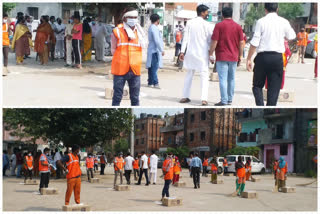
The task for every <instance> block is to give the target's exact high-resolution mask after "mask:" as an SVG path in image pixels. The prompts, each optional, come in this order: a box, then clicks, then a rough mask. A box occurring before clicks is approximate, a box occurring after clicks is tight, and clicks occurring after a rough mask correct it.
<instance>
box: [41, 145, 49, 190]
mask: <svg viewBox="0 0 320 214" xmlns="http://www.w3.org/2000/svg"><path fill="white" fill-rule="evenodd" d="M49 151H50V149H49V148H45V149H44V150H43V154H41V156H40V160H39V173H40V187H39V192H40V191H41V189H42V188H48V185H49V179H50V163H49V160H48V156H49Z"/></svg>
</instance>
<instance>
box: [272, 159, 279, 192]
mask: <svg viewBox="0 0 320 214" xmlns="http://www.w3.org/2000/svg"><path fill="white" fill-rule="evenodd" d="M278 164H279V163H278V161H277V160H274V162H273V173H274V180H275V183H274V185H275V186H277V185H278V182H277V169H278Z"/></svg>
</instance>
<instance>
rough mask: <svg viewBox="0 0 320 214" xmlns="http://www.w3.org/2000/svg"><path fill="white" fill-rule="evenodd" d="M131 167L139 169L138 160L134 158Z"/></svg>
mask: <svg viewBox="0 0 320 214" xmlns="http://www.w3.org/2000/svg"><path fill="white" fill-rule="evenodd" d="M133 169H139V160H134V162H133Z"/></svg>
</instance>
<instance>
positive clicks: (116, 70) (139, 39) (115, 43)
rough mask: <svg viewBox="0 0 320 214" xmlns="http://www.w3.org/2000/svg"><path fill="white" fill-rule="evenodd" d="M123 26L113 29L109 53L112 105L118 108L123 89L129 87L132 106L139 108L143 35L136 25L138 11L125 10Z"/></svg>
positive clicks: (132, 9) (140, 28) (139, 27)
mask: <svg viewBox="0 0 320 214" xmlns="http://www.w3.org/2000/svg"><path fill="white" fill-rule="evenodd" d="M122 20H123V24H119V25H118V26H117V27H116V28H114V29H113V34H112V35H111V52H112V54H113V58H112V65H111V73H112V74H113V75H114V78H113V98H112V105H113V106H119V105H120V102H121V100H122V95H123V88H124V85H125V83H126V82H128V85H129V91H130V100H131V105H132V106H139V104H140V103H139V95H140V86H141V85H140V75H141V64H142V48H143V47H144V44H145V35H144V32H143V29H142V27H141V26H140V24H139V23H138V11H137V10H135V9H134V8H127V9H125V11H124V14H123V16H122Z"/></svg>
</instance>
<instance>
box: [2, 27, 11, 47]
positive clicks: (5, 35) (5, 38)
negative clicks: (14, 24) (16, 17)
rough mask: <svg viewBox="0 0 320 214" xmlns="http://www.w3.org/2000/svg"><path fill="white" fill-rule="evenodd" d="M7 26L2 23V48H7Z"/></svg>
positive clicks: (8, 41) (8, 42)
mask: <svg viewBox="0 0 320 214" xmlns="http://www.w3.org/2000/svg"><path fill="white" fill-rule="evenodd" d="M9 44H10V40H9V26H8V23H2V46H9Z"/></svg>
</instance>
